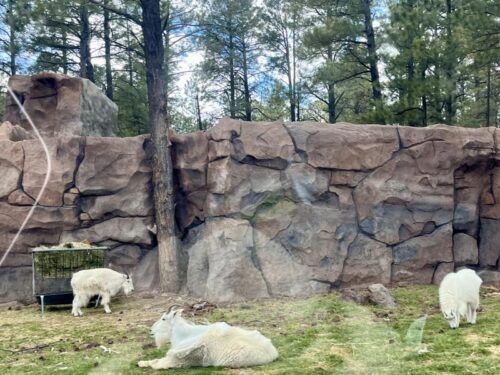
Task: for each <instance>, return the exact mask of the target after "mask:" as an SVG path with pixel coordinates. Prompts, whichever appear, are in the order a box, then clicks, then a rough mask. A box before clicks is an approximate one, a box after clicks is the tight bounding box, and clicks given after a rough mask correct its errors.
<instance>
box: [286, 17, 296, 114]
mask: <svg viewBox="0 0 500 375" xmlns="http://www.w3.org/2000/svg"><path fill="white" fill-rule="evenodd" d="M283 27H286V26H283ZM285 38H286V40H285V61H286V72H287V79H288V101H289V103H290V121H292V122H294V121H295V101H294V98H293V72H292V70H293V67H292V65H293V63H292V62H291V54H290V47H289V45H288V34H287V35H286V36H285Z"/></svg>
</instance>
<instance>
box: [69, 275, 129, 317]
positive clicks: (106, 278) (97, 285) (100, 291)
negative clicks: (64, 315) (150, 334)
mask: <svg viewBox="0 0 500 375" xmlns="http://www.w3.org/2000/svg"><path fill="white" fill-rule="evenodd" d="M71 288H73V295H74V298H73V309H72V310H71V313H72V314H73V316H82V315H83V313H82V309H81V308H82V307H85V306H87V305H88V303H89V301H90V298H91V297H92V296H95V295H99V296H100V297H101V306H104V311H105V312H106V313H107V314H109V313H111V309H110V308H109V302H110V300H111V297H114V296H115V295H117V294H118V292H120V290H123V293H125V295H128V294H130V293H132V292H133V291H134V284H133V283H132V278H131V277H130V276H129V275H125V274H122V273H119V272H116V271H113V270H111V269H109V268H94V269H91V270H83V271H78V272H75V273H74V274H73V277H72V278H71Z"/></svg>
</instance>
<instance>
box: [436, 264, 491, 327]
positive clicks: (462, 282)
mask: <svg viewBox="0 0 500 375" xmlns="http://www.w3.org/2000/svg"><path fill="white" fill-rule="evenodd" d="M482 282H483V280H481V278H480V277H479V276H478V275H477V274H476V272H474V271H473V270H470V269H462V270H460V271H458V272H457V273H455V272H451V273H449V274H447V275H446V276H445V277H444V279H443V281H441V284H440V285H439V305H440V307H441V312H442V313H443V315H444V318H445V319H446V320H447V321H448V323H449V324H450V327H451V328H458V326H459V325H460V317H462V316H465V317H466V318H467V322H468V323H470V324H475V323H476V318H477V309H478V308H479V289H480V287H481V284H482Z"/></svg>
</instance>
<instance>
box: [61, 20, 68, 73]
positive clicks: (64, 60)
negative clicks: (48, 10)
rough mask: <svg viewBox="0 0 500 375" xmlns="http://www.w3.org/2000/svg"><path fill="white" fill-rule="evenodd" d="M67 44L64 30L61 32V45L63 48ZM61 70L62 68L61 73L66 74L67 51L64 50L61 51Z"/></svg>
mask: <svg viewBox="0 0 500 375" xmlns="http://www.w3.org/2000/svg"><path fill="white" fill-rule="evenodd" d="M67 42H68V39H67V36H66V30H64V29H63V30H62V44H63V46H66V44H67ZM62 68H63V73H64V74H68V50H67V49H66V48H63V49H62Z"/></svg>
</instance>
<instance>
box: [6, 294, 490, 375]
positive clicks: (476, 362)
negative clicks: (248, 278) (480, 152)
mask: <svg viewBox="0 0 500 375" xmlns="http://www.w3.org/2000/svg"><path fill="white" fill-rule="evenodd" d="M392 292H393V294H394V295H395V297H396V299H397V300H398V302H399V303H400V305H399V307H398V308H396V309H394V310H391V311H386V310H383V309H380V308H376V307H366V306H358V305H354V304H351V303H348V302H345V301H342V300H341V299H340V298H339V296H338V295H337V294H330V295H326V296H316V297H311V298H308V299H279V300H267V301H260V302H256V303H247V304H236V305H232V306H226V307H224V308H217V309H215V310H213V311H211V312H206V313H204V314H203V315H201V316H197V317H195V320H197V321H199V322H201V321H206V320H208V321H218V320H225V321H227V322H228V323H230V324H235V325H236V324H237V325H243V326H246V327H249V328H255V329H259V330H260V331H261V332H263V333H264V334H265V335H267V336H269V337H271V339H272V340H273V342H274V344H275V345H276V347H277V349H278V351H279V352H280V358H279V359H278V360H277V361H276V362H274V363H272V364H270V365H267V366H261V367H256V368H249V369H237V370H234V369H233V370H230V369H222V368H211V369H201V368H198V369H189V370H171V371H169V373H170V372H173V373H175V374H245V375H247V374H252V375H256V374H287V375H293V374H297V375H298V374H301V375H302V374H322V373H324V374H331V373H336V374H435V373H449V374H497V373H500V360H499V348H500V323H499V322H500V293H498V291H497V290H491V289H489V290H487V289H485V290H484V291H483V293H482V294H483V297H482V306H483V311H482V312H481V313H480V314H479V319H478V324H477V325H475V326H469V325H463V326H461V327H460V328H459V329H458V330H451V329H449V328H448V327H447V323H446V322H445V321H444V319H442V317H441V315H440V313H439V310H438V308H437V288H435V287H433V286H425V287H411V288H396V289H393V290H392ZM183 302H186V301H185V300H184V299H183V298H182V297H178V296H164V297H161V296H159V297H155V298H138V297H134V298H121V299H119V300H117V301H113V302H112V305H111V308H112V310H113V314H111V315H106V314H104V312H103V311H102V309H101V308H98V309H87V310H86V311H85V312H84V313H85V315H84V317H82V318H73V317H72V316H71V315H70V309H69V308H67V307H66V308H52V309H50V310H49V311H48V312H47V313H46V314H45V316H44V317H43V318H42V317H41V314H40V312H39V309H38V307H37V306H30V307H27V308H24V309H22V310H20V311H0V372H1V373H2V375H4V374H124V375H127V374H153V373H162V372H155V371H153V370H145V369H139V368H138V367H136V363H137V360H139V359H149V358H157V357H160V356H162V355H164V353H165V350H157V349H155V348H154V347H153V345H152V343H153V342H152V339H151V338H149V337H148V331H149V327H150V325H151V324H152V323H153V322H154V321H155V320H156V319H158V317H159V315H160V313H161V312H162V311H163V310H165V309H166V308H167V307H168V306H169V305H170V304H172V303H181V304H182V303H183ZM188 302H189V301H188ZM190 302H193V301H190ZM424 314H427V316H428V318H427V321H426V327H425V330H424V335H423V342H422V343H420V344H421V345H417V346H415V345H407V344H406V343H405V336H406V332H407V330H408V328H409V326H410V324H411V323H412V322H413V321H414V320H415V319H417V318H419V317H421V316H422V315H424ZM107 348H109V349H111V352H110V353H109V352H106V351H105V349H107ZM423 348H424V349H425V348H426V349H427V350H428V352H425V350H422V349H423ZM419 353H420V354H419ZM164 373H166V372H164Z"/></svg>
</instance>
